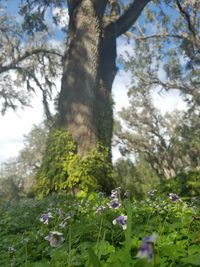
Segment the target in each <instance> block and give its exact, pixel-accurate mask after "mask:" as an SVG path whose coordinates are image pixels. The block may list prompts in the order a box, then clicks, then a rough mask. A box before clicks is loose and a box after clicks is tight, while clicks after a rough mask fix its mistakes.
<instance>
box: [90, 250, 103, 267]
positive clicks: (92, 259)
mask: <svg viewBox="0 0 200 267" xmlns="http://www.w3.org/2000/svg"><path fill="white" fill-rule="evenodd" d="M88 254H89V258H90V262H91V263H92V265H93V266H94V267H101V263H100V261H99V260H98V257H97V255H96V254H95V253H94V251H93V249H92V248H88Z"/></svg>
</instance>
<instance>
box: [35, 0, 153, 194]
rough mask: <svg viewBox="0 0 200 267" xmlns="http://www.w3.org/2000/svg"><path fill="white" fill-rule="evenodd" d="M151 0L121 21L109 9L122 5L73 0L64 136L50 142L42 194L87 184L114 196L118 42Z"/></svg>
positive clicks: (140, 1)
mask: <svg viewBox="0 0 200 267" xmlns="http://www.w3.org/2000/svg"><path fill="white" fill-rule="evenodd" d="M149 1H150V0H135V1H134V2H133V3H132V5H130V7H129V8H128V9H127V11H125V12H124V14H123V15H122V16H121V17H119V14H117V16H115V10H114V9H113V8H112V17H109V16H107V13H106V12H105V11H106V6H107V4H110V7H111V4H112V5H113V4H114V5H115V6H116V5H118V1H117V0H114V1H113V0H67V3H68V9H69V16H70V22H69V29H68V38H67V44H66V53H65V56H64V58H63V77H62V82H61V91H60V94H59V97H58V115H59V116H58V121H57V128H61V129H62V130H63V129H64V131H56V132H52V133H51V135H50V137H49V146H48V145H47V152H46V155H45V157H44V159H43V164H42V166H41V169H40V172H39V174H38V177H39V178H40V179H39V183H38V193H39V194H40V195H45V194H48V193H49V192H51V191H54V190H55V191H57V190H59V189H60V190H61V189H66V188H74V187H76V186H78V187H79V185H81V184H82V186H83V187H84V188H86V187H87V188H88V190H89V188H91V187H94V186H95V187H96V186H99V188H101V189H102V190H104V191H107V192H108V191H110V189H111V188H112V186H113V184H112V183H113V180H112V167H111V138H112V128H113V115H112V99H111V88H112V83H113V80H114V77H115V74H116V66H115V60H116V38H117V37H118V36H120V35H121V34H122V33H123V32H124V31H126V30H128V29H129V27H130V26H131V25H132V24H133V23H134V22H135V20H136V19H137V17H138V16H139V15H140V13H141V11H142V9H143V8H144V7H145V5H146V4H147V3H148V2H149ZM117 10H118V9H117ZM117 10H116V11H117ZM110 13H111V10H110ZM113 15H114V17H113ZM59 130H60V129H59ZM65 130H67V131H69V133H70V134H71V136H70V138H69V136H68V133H67V132H65ZM71 137H72V139H73V141H75V142H76V146H74V142H72V140H71ZM62 138H64V140H63V139H62ZM101 145H103V147H101ZM76 147H77V151H75V149H76ZM98 148H102V149H101V150H98ZM93 150H94V151H93ZM95 150H96V151H95ZM91 151H92V153H90V152H91ZM76 152H78V155H77V154H76ZM108 152H110V153H109V154H108ZM109 155H110V157H109ZM87 160H88V161H87ZM84 190H85V189H84Z"/></svg>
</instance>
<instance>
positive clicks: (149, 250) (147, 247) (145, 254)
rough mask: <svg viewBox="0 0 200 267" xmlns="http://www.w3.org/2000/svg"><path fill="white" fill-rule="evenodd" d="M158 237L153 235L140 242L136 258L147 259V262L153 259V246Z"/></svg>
mask: <svg viewBox="0 0 200 267" xmlns="http://www.w3.org/2000/svg"><path fill="white" fill-rule="evenodd" d="M157 238H158V235H157V234H156V233H153V234H152V235H151V236H147V237H145V238H144V239H143V240H142V245H141V247H140V249H139V251H138V254H137V257H138V258H147V259H148V260H149V261H151V260H152V259H153V249H154V244H155V242H156V239H157Z"/></svg>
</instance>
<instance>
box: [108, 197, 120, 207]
mask: <svg viewBox="0 0 200 267" xmlns="http://www.w3.org/2000/svg"><path fill="white" fill-rule="evenodd" d="M108 206H109V208H111V209H119V208H120V207H121V204H120V202H119V199H118V198H113V199H112V200H111V201H110V203H108Z"/></svg>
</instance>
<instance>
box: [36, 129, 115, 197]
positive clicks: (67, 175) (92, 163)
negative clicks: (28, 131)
mask: <svg viewBox="0 0 200 267" xmlns="http://www.w3.org/2000/svg"><path fill="white" fill-rule="evenodd" d="M37 177H38V178H37V179H38V182H37V189H36V191H37V194H38V197H43V196H45V195H47V194H49V193H51V192H54V191H61V190H67V189H71V190H73V191H74V190H75V189H79V190H83V191H85V192H87V191H88V190H89V191H91V190H93V189H94V188H96V189H101V188H103V189H104V190H105V191H106V190H109V189H110V188H111V186H112V184H113V180H112V164H111V162H110V161H109V151H108V150H107V149H106V148H104V147H103V146H100V145H99V147H98V148H97V149H95V150H91V152H89V153H88V155H87V157H85V158H81V157H80V156H79V154H78V153H77V148H76V144H75V142H74V141H73V140H72V138H71V136H70V134H69V133H68V131H66V130H65V129H62V130H54V131H52V132H51V133H50V136H49V138H48V140H47V145H46V157H44V159H43V162H42V165H41V168H40V170H39V172H38V174H37Z"/></svg>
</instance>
